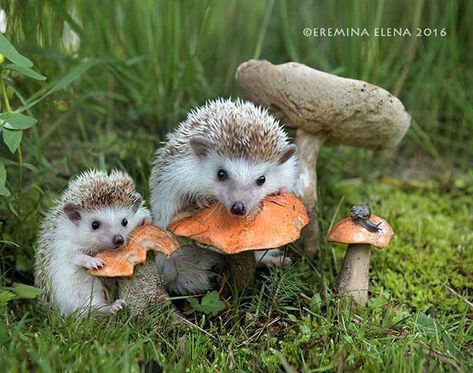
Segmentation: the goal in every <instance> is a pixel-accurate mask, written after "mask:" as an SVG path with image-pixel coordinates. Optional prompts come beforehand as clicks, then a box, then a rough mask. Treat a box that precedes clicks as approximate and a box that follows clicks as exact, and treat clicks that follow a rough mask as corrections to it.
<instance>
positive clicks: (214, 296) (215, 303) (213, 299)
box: [189, 291, 225, 316]
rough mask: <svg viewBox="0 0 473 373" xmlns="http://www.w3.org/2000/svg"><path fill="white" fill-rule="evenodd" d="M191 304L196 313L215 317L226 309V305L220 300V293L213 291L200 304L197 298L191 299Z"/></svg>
mask: <svg viewBox="0 0 473 373" xmlns="http://www.w3.org/2000/svg"><path fill="white" fill-rule="evenodd" d="M189 303H190V304H191V306H192V308H193V309H194V310H196V311H201V312H204V313H206V314H210V315H212V316H215V315H216V314H217V313H219V312H220V311H222V310H223V309H225V304H224V303H223V302H222V301H221V300H220V298H219V295H218V292H216V291H212V292H211V293H207V294H205V295H204V297H203V298H202V300H201V302H200V303H199V302H198V301H197V299H195V298H189Z"/></svg>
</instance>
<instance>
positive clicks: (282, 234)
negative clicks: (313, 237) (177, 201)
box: [168, 193, 309, 254]
mask: <svg viewBox="0 0 473 373" xmlns="http://www.w3.org/2000/svg"><path fill="white" fill-rule="evenodd" d="M308 223H309V217H308V216H307V212H306V210H305V208H304V205H303V204H302V202H301V201H300V200H299V199H298V198H297V197H296V196H294V195H293V194H289V193H285V194H281V195H277V196H269V197H267V198H265V199H264V200H263V203H262V207H261V208H260V210H259V211H258V212H257V213H255V214H250V215H249V216H247V217H245V218H240V217H236V216H232V215H230V214H229V213H228V212H227V210H226V209H225V207H224V206H223V205H222V204H220V203H216V204H214V205H212V206H210V207H208V208H205V209H203V210H200V211H198V212H197V213H195V214H193V215H192V216H185V217H183V218H182V215H181V214H178V216H176V218H175V219H174V221H173V222H171V224H170V225H169V226H168V229H169V230H170V231H171V232H172V233H174V234H175V235H177V236H182V237H188V238H190V239H192V240H194V241H197V242H200V243H203V244H206V245H209V246H212V247H215V248H216V249H218V250H220V251H222V252H223V253H225V254H236V253H240V252H243V251H252V250H264V249H271V248H276V247H279V246H283V245H286V244H288V243H290V242H293V241H295V240H297V239H298V238H299V236H300V232H301V229H302V228H303V227H304V226H305V225H307V224H308Z"/></svg>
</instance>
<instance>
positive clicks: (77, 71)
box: [18, 58, 114, 111]
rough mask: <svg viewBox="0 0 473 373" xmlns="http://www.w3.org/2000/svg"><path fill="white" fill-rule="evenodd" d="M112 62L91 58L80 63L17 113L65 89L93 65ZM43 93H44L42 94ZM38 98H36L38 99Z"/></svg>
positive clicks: (31, 99)
mask: <svg viewBox="0 0 473 373" xmlns="http://www.w3.org/2000/svg"><path fill="white" fill-rule="evenodd" d="M113 61H114V60H113V59H111V58H101V59H98V58H92V59H89V60H87V61H85V62H82V63H81V64H80V65H77V66H75V67H73V68H72V69H71V70H70V71H69V72H68V73H67V74H66V75H64V76H63V77H62V78H61V79H59V80H57V81H54V82H52V83H50V84H49V85H47V86H46V87H44V89H42V90H41V91H39V92H37V93H36V94H34V95H33V96H32V97H30V99H29V100H28V101H29V102H28V103H27V104H26V105H24V106H22V107H21V108H20V109H19V110H18V111H24V110H27V109H29V108H31V107H33V106H34V105H36V104H37V103H38V102H40V101H42V100H44V99H45V98H46V97H48V96H49V95H50V94H52V93H54V92H57V91H59V90H61V89H63V88H65V87H66V86H67V85H68V84H70V83H72V82H73V81H74V80H76V79H77V78H79V77H80V76H81V75H82V74H84V73H85V72H86V71H87V70H89V69H90V68H91V67H94V66H95V65H99V64H102V63H111V62H113ZM43 92H45V93H43ZM38 96H39V98H36V97H38Z"/></svg>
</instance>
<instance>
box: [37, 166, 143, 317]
mask: <svg viewBox="0 0 473 373" xmlns="http://www.w3.org/2000/svg"><path fill="white" fill-rule="evenodd" d="M150 222H151V216H150V213H149V211H148V209H147V208H146V207H144V205H143V198H142V197H141V195H140V194H139V193H137V192H136V190H135V184H134V182H133V180H132V179H131V178H130V176H128V175H127V174H125V173H123V172H120V171H116V170H114V171H112V172H111V173H110V174H107V173H106V172H103V171H97V170H89V171H86V172H83V173H82V174H81V175H79V176H78V177H77V178H75V179H73V180H72V181H71V182H70V183H69V185H68V187H67V189H66V191H65V192H64V194H63V196H62V198H61V199H60V200H59V202H58V203H57V204H56V206H55V207H54V208H53V209H52V210H51V211H50V212H49V213H48V214H47V215H46V217H45V219H44V222H43V224H42V227H41V231H40V234H39V238H38V243H37V249H36V261H35V285H36V286H37V287H40V288H42V289H43V298H44V299H45V300H47V301H48V302H50V303H51V304H53V305H54V306H55V307H57V308H58V309H59V312H60V313H61V314H62V315H63V316H66V315H68V314H70V313H72V312H75V311H79V315H82V314H84V311H88V310H91V311H94V312H98V313H116V312H118V311H119V310H121V309H122V308H123V306H124V302H123V301H122V300H121V299H117V300H116V301H115V302H114V303H113V304H108V303H107V301H106V298H105V292H104V288H103V285H102V283H101V281H100V279H99V278H97V277H94V276H92V275H90V274H89V273H88V272H87V269H91V268H99V267H102V266H103V265H104V262H103V261H102V260H101V259H97V258H94V255H95V254H97V253H98V252H99V251H102V250H110V249H115V248H118V247H119V246H121V245H123V244H125V243H126V240H127V237H128V235H129V233H130V232H131V231H132V230H133V229H134V228H135V227H137V226H138V225H140V224H147V223H150Z"/></svg>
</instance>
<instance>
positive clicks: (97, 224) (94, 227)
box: [92, 220, 100, 231]
mask: <svg viewBox="0 0 473 373" xmlns="http://www.w3.org/2000/svg"><path fill="white" fill-rule="evenodd" d="M99 228H100V222H98V221H97V220H95V221H93V222H92V229H93V230H94V231H96V230H97V229H99Z"/></svg>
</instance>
